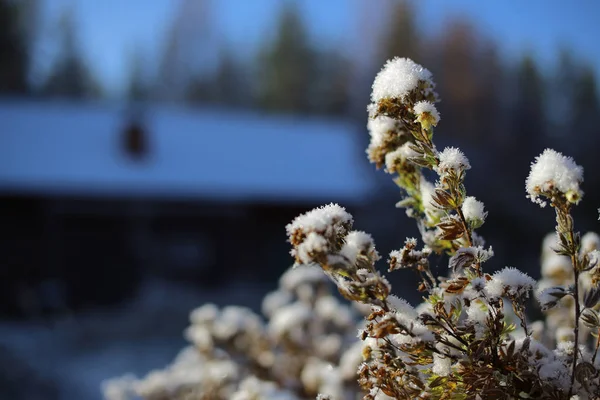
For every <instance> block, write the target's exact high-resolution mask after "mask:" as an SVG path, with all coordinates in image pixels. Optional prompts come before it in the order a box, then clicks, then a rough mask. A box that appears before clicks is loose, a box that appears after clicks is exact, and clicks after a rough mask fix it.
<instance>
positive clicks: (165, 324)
mask: <svg viewBox="0 0 600 400" xmlns="http://www.w3.org/2000/svg"><path fill="white" fill-rule="evenodd" d="M269 289H272V288H267V287H262V288H261V287H258V286H249V285H243V284H236V285H231V286H229V287H223V288H219V289H218V290H203V291H199V290H198V289H192V288H186V287H181V286H180V285H175V284H168V283H164V282H148V283H146V284H144V285H143V287H142V289H141V290H140V294H139V296H138V297H137V298H136V299H135V300H134V301H132V302H130V303H129V304H127V305H126V306H124V307H120V308H118V309H113V310H102V311H100V310H96V311H90V312H87V313H82V314H81V315H74V316H72V317H69V318H62V319H60V320H57V321H52V322H46V323H42V322H38V323H33V322H18V323H16V322H14V323H6V322H3V323H0V346H3V347H5V348H8V349H9V350H10V351H11V352H12V353H13V355H14V356H16V358H18V359H19V360H22V361H23V362H25V363H26V364H28V365H29V366H30V367H31V368H32V369H33V371H35V373H37V374H39V376H40V377H41V378H43V379H45V380H47V381H50V382H52V383H54V385H55V386H56V387H57V390H58V393H59V399H60V400H81V399H89V400H99V399H101V394H100V384H101V382H102V381H103V380H104V379H107V378H111V377H114V376H118V375H122V374H125V373H133V374H136V375H138V376H143V375H144V374H146V373H147V372H148V371H150V370H152V369H154V368H160V367H163V366H165V365H166V364H167V363H169V362H170V361H171V360H172V359H173V358H174V357H175V355H176V354H177V352H178V351H179V350H180V349H181V348H182V347H183V346H184V345H185V342H184V339H183V336H182V332H183V329H184V328H185V327H186V326H187V323H188V314H189V311H190V310H192V309H193V308H195V307H197V306H199V305H202V304H204V303H206V302H214V303H216V304H218V305H226V304H238V305H244V306H248V307H251V308H254V309H255V310H257V309H258V307H259V305H260V299H261V298H262V296H263V295H264V293H266V292H267V291H268V290H269Z"/></svg>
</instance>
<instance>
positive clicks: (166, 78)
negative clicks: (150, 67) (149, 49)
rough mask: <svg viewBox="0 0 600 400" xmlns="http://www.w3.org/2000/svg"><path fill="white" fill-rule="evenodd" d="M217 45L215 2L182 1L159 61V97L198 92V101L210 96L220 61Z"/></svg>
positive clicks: (183, 97) (173, 97) (174, 98)
mask: <svg viewBox="0 0 600 400" xmlns="http://www.w3.org/2000/svg"><path fill="white" fill-rule="evenodd" d="M217 46H218V43H217V40H216V32H215V25H214V18H213V7H212V1H211V0H183V1H181V2H179V5H178V6H177V12H176V13H175V17H174V19H173V21H172V22H171V24H170V26H169V29H168V32H167V35H166V38H165V43H164V48H163V50H162V54H161V55H160V58H159V61H158V79H157V87H156V94H157V97H159V98H161V99H163V100H171V101H182V100H186V98H187V100H189V97H190V93H194V94H193V96H191V97H192V98H193V100H194V101H199V100H202V101H203V100H205V99H208V98H210V97H211V96H212V94H210V86H211V84H212V82H211V80H212V75H213V74H214V73H215V70H216V68H217V63H218V55H219V52H218V47H217ZM203 85H208V87H207V88H203ZM191 86H195V88H194V89H193V90H192V89H190V87H191Z"/></svg>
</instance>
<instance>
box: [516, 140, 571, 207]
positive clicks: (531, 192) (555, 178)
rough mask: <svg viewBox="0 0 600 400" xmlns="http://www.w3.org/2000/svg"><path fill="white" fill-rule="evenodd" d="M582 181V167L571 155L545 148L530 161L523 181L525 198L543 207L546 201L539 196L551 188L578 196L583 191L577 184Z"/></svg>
mask: <svg viewBox="0 0 600 400" xmlns="http://www.w3.org/2000/svg"><path fill="white" fill-rule="evenodd" d="M582 182H583V168H582V167H581V166H579V165H577V164H575V160H573V158H571V157H567V156H564V155H562V154H561V153H559V152H557V151H555V150H552V149H546V150H544V152H543V153H542V154H540V155H539V156H537V157H536V158H535V161H534V162H532V163H531V171H530V172H529V176H528V177H527V180H526V181H525V189H526V191H527V198H529V199H531V201H532V202H534V203H538V204H539V205H540V206H542V207H544V206H545V205H546V202H545V201H543V200H541V199H540V198H539V196H540V195H541V194H542V193H544V192H549V191H550V190H551V189H555V190H558V191H559V192H562V193H565V194H566V193H568V192H572V193H575V194H576V195H577V197H578V198H580V197H581V196H582V195H583V192H582V191H581V189H580V188H579V184H580V183H582Z"/></svg>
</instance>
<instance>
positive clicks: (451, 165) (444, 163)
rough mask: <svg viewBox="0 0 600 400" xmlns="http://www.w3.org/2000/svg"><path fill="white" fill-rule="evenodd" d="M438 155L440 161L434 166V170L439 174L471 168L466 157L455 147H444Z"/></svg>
mask: <svg viewBox="0 0 600 400" xmlns="http://www.w3.org/2000/svg"><path fill="white" fill-rule="evenodd" d="M438 156H439V158H440V163H439V164H438V166H437V167H436V172H437V173H439V174H440V175H441V174H443V173H445V172H448V171H455V172H458V171H464V170H467V169H471V164H470V163H469V160H468V159H467V157H466V156H465V155H464V153H463V152H462V151H460V150H459V149H457V148H456V147H446V148H445V149H444V150H443V151H442V152H441V153H439V155H438Z"/></svg>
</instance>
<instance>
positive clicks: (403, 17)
mask: <svg viewBox="0 0 600 400" xmlns="http://www.w3.org/2000/svg"><path fill="white" fill-rule="evenodd" d="M388 15H389V18H388V20H387V21H386V23H385V31H384V34H383V37H382V39H381V43H380V60H379V62H378V63H377V64H378V65H382V64H383V63H384V62H385V61H386V60H389V59H390V58H394V57H408V58H410V59H412V60H414V61H415V62H417V63H424V61H423V60H421V56H422V55H423V54H422V51H421V43H422V40H421V34H420V32H419V30H418V29H417V25H416V21H415V9H414V4H413V3H410V2H408V1H405V0H398V1H394V2H392V3H391V4H390V10H389V11H388Z"/></svg>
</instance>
